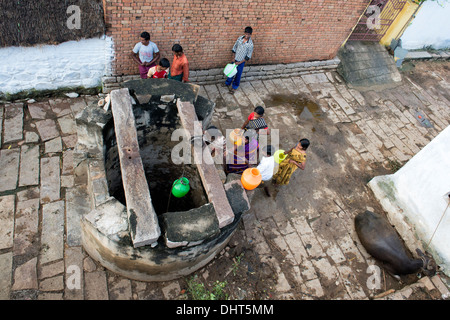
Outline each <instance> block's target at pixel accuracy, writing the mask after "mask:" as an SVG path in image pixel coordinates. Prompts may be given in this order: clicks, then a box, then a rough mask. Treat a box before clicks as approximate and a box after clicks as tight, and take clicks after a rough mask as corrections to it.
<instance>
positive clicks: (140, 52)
mask: <svg viewBox="0 0 450 320" xmlns="http://www.w3.org/2000/svg"><path fill="white" fill-rule="evenodd" d="M159 56H160V54H159V49H158V47H157V45H156V44H155V43H154V42H151V41H150V34H149V33H148V32H146V31H144V32H142V33H141V41H140V42H138V43H136V45H135V46H134V48H133V51H132V53H131V57H132V59H133V60H134V61H136V62H137V64H138V65H139V74H140V75H141V78H142V79H147V73H148V70H149V69H150V68H151V67H154V66H156V61H158V59H159Z"/></svg>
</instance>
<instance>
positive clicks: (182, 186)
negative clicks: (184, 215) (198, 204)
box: [172, 177, 191, 198]
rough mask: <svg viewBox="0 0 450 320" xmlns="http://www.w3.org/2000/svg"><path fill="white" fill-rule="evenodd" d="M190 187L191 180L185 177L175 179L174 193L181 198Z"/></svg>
mask: <svg viewBox="0 0 450 320" xmlns="http://www.w3.org/2000/svg"><path fill="white" fill-rule="evenodd" d="M190 189H191V187H190V186H189V180H188V179H187V178H185V177H183V178H181V179H177V180H175V181H174V183H173V185H172V194H173V195H174V196H175V197H177V198H181V197H184V196H185V195H186V194H187V193H188V192H189V190H190Z"/></svg>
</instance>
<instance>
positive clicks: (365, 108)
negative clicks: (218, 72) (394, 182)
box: [0, 70, 450, 300]
mask: <svg viewBox="0 0 450 320" xmlns="http://www.w3.org/2000/svg"><path fill="white" fill-rule="evenodd" d="M249 72H251V70H250V71H249ZM436 75H437V74H436ZM437 76H438V77H439V81H441V82H440V84H441V85H442V87H446V85H447V87H448V85H449V84H448V83H447V82H446V80H443V79H448V76H446V75H442V74H440V75H437ZM227 91H228V90H227V89H226V88H223V87H221V86H220V85H216V84H207V85H204V86H200V88H199V94H200V95H202V96H205V97H207V98H209V99H211V100H213V101H214V102H216V110H215V114H214V115H213V124H214V125H216V126H217V127H218V128H219V129H221V130H222V132H225V130H226V129H229V128H230V127H240V126H241V125H242V123H243V120H244V118H245V117H246V116H247V115H248V114H249V113H250V112H252V111H253V109H254V107H255V106H257V105H262V106H264V107H265V108H266V117H267V122H268V123H269V125H270V127H271V128H279V129H280V132H282V136H281V143H282V145H284V144H286V145H289V146H290V145H291V144H294V143H295V141H297V140H298V138H299V134H300V135H303V134H304V135H311V136H313V137H314V140H313V145H312V146H311V151H310V154H311V156H310V160H309V161H310V163H309V164H308V166H309V167H308V168H309V170H311V171H309V172H308V171H305V172H301V173H299V174H298V175H296V176H295V177H293V178H292V179H293V181H292V183H293V184H298V185H299V186H300V187H299V188H296V189H295V191H293V190H292V189H289V187H288V188H284V189H281V190H278V192H277V193H275V194H273V198H267V197H265V196H264V194H263V192H262V191H261V190H257V191H255V192H254V194H253V196H252V198H250V197H249V202H250V204H251V209H250V210H249V211H248V212H247V213H245V214H244V215H243V216H242V227H240V229H239V230H237V232H238V233H239V242H241V243H242V244H243V245H246V246H247V247H248V248H251V250H252V252H255V253H256V254H258V255H259V256H260V258H261V263H264V264H267V265H268V266H270V268H271V269H270V270H273V271H272V272H273V275H274V277H275V279H276V286H275V287H274V288H273V297H275V298H277V299H354V300H355V299H356V300H359V299H372V298H373V297H374V295H375V294H378V293H379V292H380V290H378V291H373V290H369V289H368V288H367V283H366V281H367V279H368V277H369V276H370V275H371V274H370V273H367V272H366V270H367V268H368V266H369V265H372V264H374V260H373V259H372V258H371V257H370V255H369V254H368V253H367V252H366V251H365V250H364V248H363V247H362V245H361V243H360V242H359V239H358V238H357V236H356V233H355V230H354V226H353V223H352V219H353V216H354V215H355V214H356V213H357V212H358V208H359V206H358V203H361V202H363V203H364V204H365V203H368V202H370V199H371V196H370V194H368V193H367V192H366V191H364V190H356V189H355V190H351V191H352V192H346V190H342V189H341V188H337V185H338V184H337V182H338V181H340V180H342V179H344V178H345V179H351V178H352V177H354V176H355V175H360V176H366V177H370V176H373V175H375V174H376V173H375V168H376V170H382V169H383V168H384V170H386V169H387V165H388V163H389V162H388V160H389V161H398V162H399V163H400V164H402V163H404V162H406V161H408V160H409V159H411V157H412V156H413V155H414V154H415V153H417V152H418V151H420V150H421V149H422V148H423V147H424V146H425V145H426V144H428V143H429V142H430V141H431V140H432V139H433V137H434V136H436V135H437V134H438V133H439V132H440V131H442V130H443V129H444V128H445V127H446V126H448V125H449V123H450V112H449V110H450V102H449V101H448V100H446V98H445V97H444V96H443V95H442V93H440V92H438V91H436V89H435V88H431V87H427V86H422V85H420V84H419V83H416V80H415V79H409V78H406V79H404V82H403V84H402V85H401V86H400V87H398V88H396V91H395V90H394V89H387V90H381V91H376V90H370V91H366V92H362V91H361V92H360V91H358V90H356V89H354V88H348V87H347V85H346V84H345V83H344V82H342V80H341V79H340V78H339V76H338V75H337V74H336V73H335V72H331V71H330V72H316V73H313V74H302V75H296V76H293V77H290V78H285V79H264V80H255V81H246V82H245V83H242V85H241V87H240V88H239V89H238V90H237V91H236V93H235V94H234V95H230V94H229V93H228V92H227ZM274 93H276V94H278V95H281V96H282V95H291V96H292V95H299V96H302V97H308V98H309V99H311V100H313V101H314V102H316V103H317V105H318V108H319V110H321V112H322V113H323V114H322V116H321V118H320V119H318V122H314V119H313V120H305V119H303V118H302V117H301V115H300V114H297V110H296V109H295V107H294V106H292V105H291V104H289V103H280V104H278V105H277V104H273V103H268V102H269V100H270V99H271V97H272V94H274ZM98 99H99V98H98V97H96V96H84V97H78V98H73V99H66V98H64V99H47V100H45V101H40V102H36V103H33V104H28V108H27V110H28V112H29V114H30V116H31V117H26V116H25V113H26V110H25V112H24V110H23V105H22V104H9V106H12V108H11V109H8V110H7V108H10V107H8V106H5V105H2V106H0V115H1V117H0V118H1V120H2V121H0V139H3V144H2V146H1V147H2V149H1V150H0V181H1V183H0V222H1V223H0V299H6V300H7V299H24V298H31V299H40V300H45V299H52V300H60V299H65V300H84V299H86V300H91V299H99V300H100V299H110V300H129V299H165V300H169V299H179V297H180V291H181V290H182V289H183V288H184V280H174V281H169V282H165V283H163V284H155V283H143V282H139V281H133V280H130V279H125V278H123V277H120V276H118V275H114V274H112V273H111V272H109V271H107V270H105V269H104V268H103V267H101V266H99V265H98V264H97V263H96V262H94V261H93V260H92V259H91V258H90V257H89V256H87V254H86V253H85V252H84V250H83V248H82V247H81V234H80V229H79V228H80V226H79V218H80V217H81V216H82V215H84V214H86V213H88V212H89V211H90V205H89V203H90V201H92V200H91V199H90V198H86V196H85V195H86V194H87V190H86V185H85V184H86V181H87V177H86V179H85V180H82V179H81V180H77V181H75V180H74V175H73V173H74V171H75V170H80V168H81V167H82V166H83V165H87V164H86V162H83V161H82V160H81V159H78V158H77V155H76V154H75V153H74V150H73V148H75V146H76V143H77V134H79V132H78V130H77V128H76V127H75V122H74V119H75V117H76V115H77V113H78V112H79V111H81V110H83V108H84V107H85V106H86V105H87V104H89V103H96V102H97V100H98ZM406 107H409V108H410V109H409V110H408V109H407V108H406ZM416 110H420V111H422V112H423V113H424V114H425V115H426V116H427V117H428V118H429V120H430V121H431V123H432V124H433V125H434V128H425V127H422V126H421V125H420V123H419V122H418V121H417V120H416V119H415V117H414V112H415V111H416ZM13 119H14V121H13ZM321 121H322V122H323V123H326V124H327V125H326V126H321V125H319V122H321ZM338 136H341V137H344V138H345V139H344V141H345V143H344V144H343V145H342V149H343V150H342V152H340V153H334V152H332V151H331V150H329V144H330V143H337V141H339V140H336V139H337V137H338ZM335 141H336V142H335ZM341 143H342V142H341ZM327 161H328V162H327ZM330 165H334V166H335V167H336V168H341V171H340V176H333V174H332V172H331V171H329V172H324V170H323V168H326V167H327V166H330ZM308 177H310V178H308ZM312 177H314V178H312ZM307 179H310V180H307ZM306 182H308V183H307V185H308V187H305V185H304V183H306ZM319 183H320V184H319ZM340 186H342V185H340ZM98 200H99V201H101V199H98ZM372 205H375V204H372ZM227 248H228V249H229V247H227ZM227 248H226V249H227ZM226 249H225V250H224V252H226ZM220 259H227V260H226V261H227V262H226V263H228V264H229V265H230V272H231V270H232V263H233V261H232V259H229V258H226V254H223V253H221V254H220V257H218V258H217V260H220ZM244 259H245V257H244ZM221 261H222V260H221ZM207 272H210V269H209V268H208V265H207V266H206V267H205V268H203V269H202V270H201V271H200V273H203V274H206V273H207ZM205 279H206V278H205ZM446 279H447V278H445V277H444V276H443V275H439V276H436V277H434V278H423V279H421V281H420V284H419V285H417V284H414V285H413V286H411V287H408V286H407V287H404V288H403V289H402V290H397V291H396V292H397V293H396V292H394V295H388V294H386V295H385V296H384V297H386V299H388V300H391V299H413V298H414V297H415V292H416V291H417V288H419V287H420V288H426V289H427V290H428V292H431V293H433V292H434V293H436V292H438V293H439V294H438V296H439V298H442V299H445V297H446V296H445V295H448V288H447V285H446V284H447V283H448V282H446ZM243 289H244V288H243ZM387 289H389V288H387ZM236 294H237V293H236ZM391 294H392V293H391ZM433 297H434V298H436V295H434V296H433ZM244 298H245V295H244Z"/></svg>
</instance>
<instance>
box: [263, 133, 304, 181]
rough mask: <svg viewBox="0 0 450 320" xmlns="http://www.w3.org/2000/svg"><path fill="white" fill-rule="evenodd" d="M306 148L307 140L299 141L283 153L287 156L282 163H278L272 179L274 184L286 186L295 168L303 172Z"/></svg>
mask: <svg viewBox="0 0 450 320" xmlns="http://www.w3.org/2000/svg"><path fill="white" fill-rule="evenodd" d="M308 147H309V140H308V139H301V140H300V141H299V142H298V143H297V145H296V146H295V147H294V148H291V149H290V150H289V151H285V152H284V154H287V156H286V158H285V159H284V160H283V162H281V163H280V166H279V168H278V171H277V173H276V174H275V175H274V176H273V178H272V181H273V182H274V184H276V185H281V184H284V185H287V184H289V180H290V179H291V176H292V174H293V173H294V172H295V170H297V168H300V169H302V170H305V164H306V149H308Z"/></svg>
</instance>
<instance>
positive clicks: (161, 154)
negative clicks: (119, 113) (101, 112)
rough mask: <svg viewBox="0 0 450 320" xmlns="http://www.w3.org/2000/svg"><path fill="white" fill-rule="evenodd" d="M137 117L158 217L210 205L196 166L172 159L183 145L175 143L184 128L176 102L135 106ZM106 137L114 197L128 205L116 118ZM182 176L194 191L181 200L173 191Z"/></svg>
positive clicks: (108, 124)
mask: <svg viewBox="0 0 450 320" xmlns="http://www.w3.org/2000/svg"><path fill="white" fill-rule="evenodd" d="M133 114H134V116H135V121H136V130H137V136H138V143H139V153H140V156H141V159H142V163H143V166H144V171H145V177H146V179H147V184H148V186H149V189H150V196H151V199H152V204H153V207H154V209H155V212H156V214H157V215H161V214H163V213H165V212H182V211H188V210H191V209H195V208H199V207H201V206H202V205H205V204H207V203H208V199H207V195H206V192H205V190H204V188H203V184H202V181H201V178H200V175H199V173H198V170H197V167H196V165H194V164H183V163H182V164H175V163H174V162H173V160H172V157H171V154H172V150H173V148H174V147H175V146H176V145H177V144H179V143H180V141H171V137H172V134H173V132H174V131H175V130H177V129H180V128H181V127H182V125H181V123H180V120H179V116H178V111H177V106H176V103H175V102H174V101H169V102H161V101H160V100H159V99H151V100H150V101H149V102H148V103H145V104H142V105H137V106H134V108H133ZM103 138H104V145H105V168H106V177H107V182H108V189H109V192H110V195H111V196H113V197H114V198H116V199H117V200H118V201H119V202H121V203H122V204H123V205H124V206H126V199H125V192H124V188H123V182H122V176H121V170H120V159H119V155H118V149H117V141H116V134H115V130H114V120H113V118H111V119H110V121H109V122H108V123H107V125H106V126H105V128H104V130H103ZM181 156H183V154H181ZM181 177H185V178H187V179H188V180H189V187H190V190H189V192H188V193H187V194H186V195H185V196H183V197H179V198H178V197H175V196H174V195H173V194H172V193H171V190H172V185H173V183H174V182H175V181H176V180H177V179H180V178H181Z"/></svg>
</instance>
